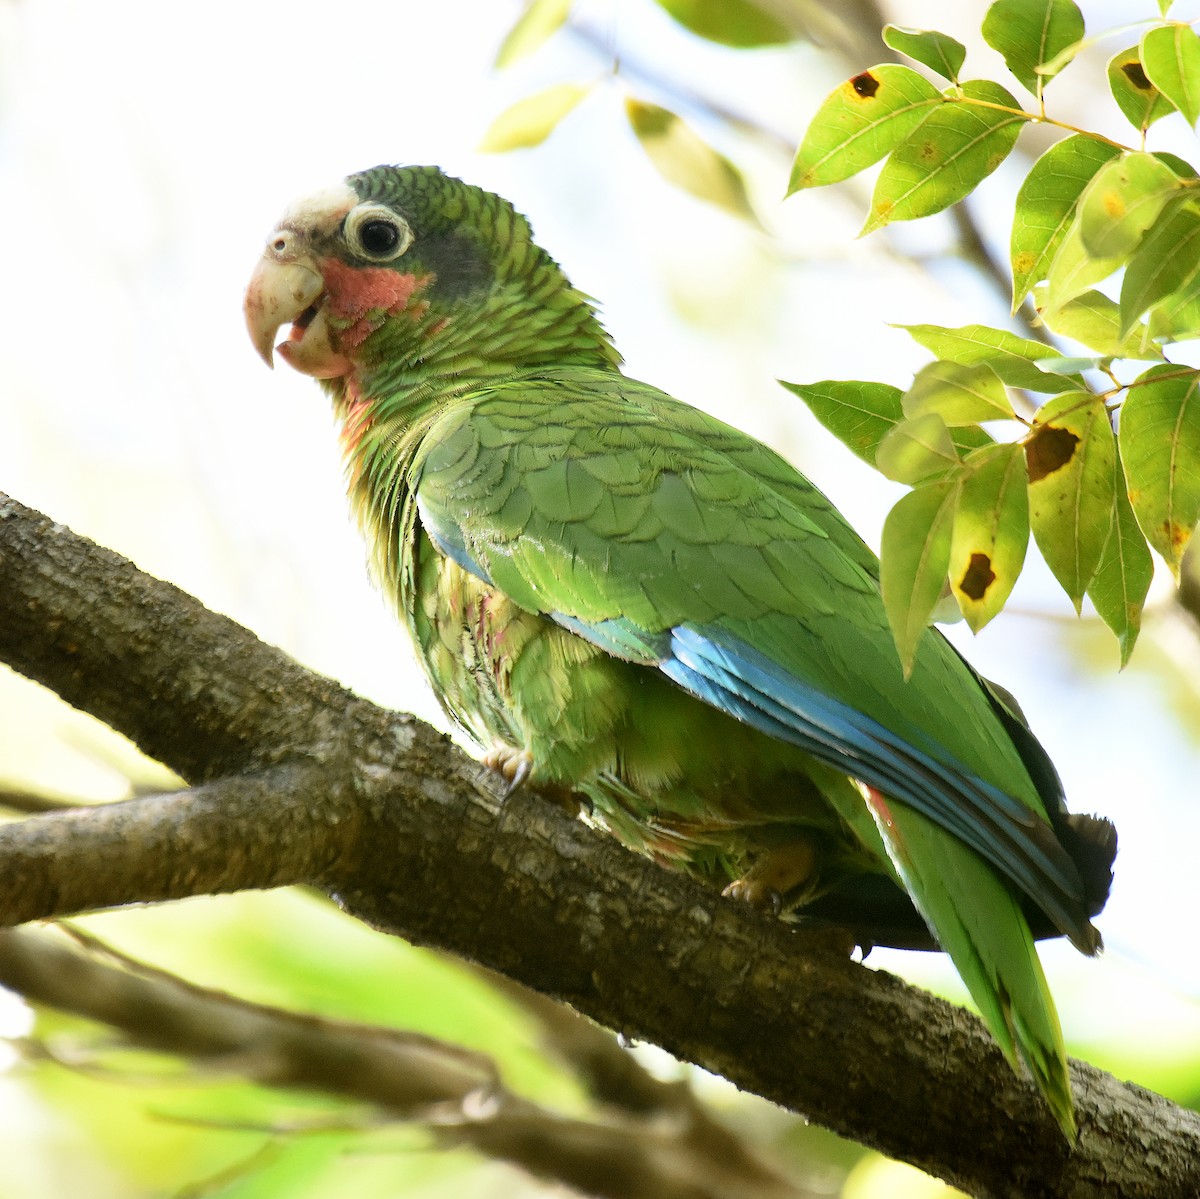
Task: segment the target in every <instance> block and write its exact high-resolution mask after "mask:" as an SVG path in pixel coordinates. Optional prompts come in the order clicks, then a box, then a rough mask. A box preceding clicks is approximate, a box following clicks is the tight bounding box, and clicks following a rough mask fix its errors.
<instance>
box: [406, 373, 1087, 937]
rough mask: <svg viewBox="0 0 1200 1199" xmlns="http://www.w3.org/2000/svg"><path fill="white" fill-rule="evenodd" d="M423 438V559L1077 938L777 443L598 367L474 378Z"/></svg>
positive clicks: (956, 680) (1079, 902)
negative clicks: (541, 375)
mask: <svg viewBox="0 0 1200 1199" xmlns="http://www.w3.org/2000/svg"><path fill="white" fill-rule="evenodd" d="M564 373H565V372H564ZM574 375H575V376H579V375H583V372H575V373H574ZM572 381H573V383H574V390H575V391H577V392H578V395H573V394H572V385H571V383H572ZM424 446H425V447H426V448H425V449H424V451H423V453H422V454H421V455H419V456H418V459H417V461H416V463H415V464H414V472H413V478H412V483H413V488H414V491H415V494H416V497H417V505H418V510H419V512H420V516H421V521H422V524H423V526H424V527H425V529H426V532H427V533H428V534H429V535H430V537H431V539H432V540H433V541H434V543H435V544H436V545H437V546H438V547H439V549H440V550H441V551H442V552H443V553H444V554H446V555H447V556H448V557H450V558H452V559H453V560H454V561H456V562H457V563H458V564H459V565H460V566H462V567H463V568H464V569H466V570H468V571H470V572H471V573H473V574H475V575H477V576H478V577H480V578H482V579H484V580H485V581H487V582H489V583H492V584H494V585H495V586H497V587H498V588H499V589H500V590H501V591H503V592H504V593H505V594H506V595H507V596H509V598H511V599H513V600H514V601H515V602H517V603H518V604H520V605H522V606H523V607H525V608H527V609H528V610H530V611H535V612H539V613H542V614H544V615H546V616H548V617H550V618H551V619H553V620H555V621H557V622H558V623H559V624H561V625H563V626H564V627H566V628H568V629H570V630H571V631H572V632H575V633H577V634H579V635H580V636H582V637H585V638H586V639H587V640H589V641H591V642H593V643H594V644H596V645H598V646H600V647H601V648H602V649H604V650H605V651H607V652H609V653H612V654H614V655H616V656H619V657H623V658H627V659H631V660H633V661H637V662H641V663H644V664H646V665H653V666H656V667H657V668H658V669H660V670H661V671H662V672H663V673H664V674H666V675H667V676H668V677H670V678H671V679H672V680H674V681H675V682H676V683H677V684H679V685H680V686H681V687H683V688H684V689H685V690H687V691H689V692H691V693H692V694H693V695H696V696H698V697H699V698H701V699H703V700H705V701H706V702H707V703H710V704H712V705H713V706H715V707H717V708H719V709H721V710H722V711H725V712H728V713H729V714H730V715H732V716H735V717H737V718H738V719H740V720H743V721H745V722H746V723H748V724H750V725H752V726H754V727H756V728H758V729H760V730H761V731H763V732H765V733H767V734H768V735H770V736H773V737H777V738H779V739H781V740H784V741H788V742H790V743H792V744H795V745H797V746H799V747H800V748H802V749H803V750H805V751H806V752H808V753H810V754H811V755H812V756H813V757H815V758H817V759H818V760H820V761H823V762H825V763H827V764H829V765H831V766H833V767H835V768H836V769H838V770H840V771H842V772H844V773H846V774H848V775H850V776H852V777H853V778H856V779H859V780H861V781H862V782H864V783H866V784H867V785H869V786H870V787H872V788H875V789H876V790H878V791H879V792H881V793H882V794H884V795H886V796H888V797H889V798H891V799H893V800H897V801H899V802H901V803H904V804H907V805H908V806H910V807H911V808H913V809H915V810H916V811H919V812H922V813H923V814H924V815H925V816H927V817H928V818H929V819H930V820H931V821H933V822H934V824H936V825H938V826H940V827H942V828H944V829H945V830H946V831H947V832H949V833H951V834H953V836H955V837H956V838H958V839H959V840H961V841H963V842H964V843H965V844H967V845H969V846H971V848H972V849H974V850H975V851H976V852H977V853H979V854H980V855H982V856H983V857H984V858H986V859H987V860H988V861H990V862H991V863H992V864H993V865H994V866H995V867H996V869H997V870H999V871H1000V872H1001V873H1002V874H1003V875H1004V876H1006V877H1007V878H1009V879H1010V880H1011V881H1012V882H1013V883H1014V884H1015V885H1016V886H1017V887H1019V888H1020V889H1021V890H1022V891H1024V892H1026V893H1027V894H1029V895H1030V896H1031V897H1032V898H1033V899H1034V900H1035V901H1036V902H1037V903H1038V904H1039V905H1040V906H1042V907H1043V908H1044V910H1045V911H1046V913H1047V915H1048V916H1049V917H1050V918H1051V920H1052V921H1053V922H1054V924H1055V925H1056V926H1057V927H1058V928H1060V929H1061V930H1062V931H1063V932H1064V933H1065V934H1066V935H1068V936H1070V937H1071V938H1072V939H1073V940H1076V942H1077V943H1082V944H1083V946H1084V947H1086V948H1091V947H1092V944H1091V938H1092V937H1093V936H1094V932H1092V930H1091V928H1090V925H1089V924H1088V923H1087V917H1086V914H1085V913H1084V910H1083V907H1084V900H1083V894H1082V886H1081V882H1080V879H1079V874H1078V871H1077V870H1076V868H1075V865H1074V863H1073V862H1072V860H1071V858H1070V857H1069V856H1068V855H1067V853H1066V852H1065V851H1064V850H1063V848H1062V847H1061V845H1060V844H1059V843H1058V841H1057V839H1056V838H1055V836H1054V833H1053V830H1052V828H1051V827H1050V825H1049V823H1048V821H1047V819H1046V816H1045V813H1046V806H1045V801H1044V800H1043V799H1042V798H1041V797H1040V796H1038V794H1037V793H1036V791H1035V790H1034V786H1033V784H1032V782H1030V780H1029V777H1028V774H1027V772H1026V770H1025V768H1024V765H1023V763H1022V761H1021V758H1020V756H1019V754H1018V752H1017V750H1016V749H1015V747H1014V746H1013V743H1012V741H1011V739H1010V738H1009V736H1008V734H1007V733H1006V732H1005V730H1004V728H1003V726H1002V725H1001V724H1000V722H999V721H998V720H997V719H996V716H995V714H994V711H993V705H992V700H991V698H990V696H989V695H988V693H986V692H985V691H983V689H982V688H981V687H980V685H979V683H978V681H977V679H976V678H975V676H974V675H973V674H972V673H971V672H970V671H969V669H968V668H967V667H966V666H965V664H963V663H962V661H961V659H960V658H959V657H958V656H957V654H955V653H954V651H953V650H951V649H950V648H949V646H947V645H946V644H945V642H944V641H942V639H941V638H940V637H938V636H937V635H935V634H930V635H929V636H927V637H926V638H925V644H924V645H923V646H922V653H921V654H920V655H919V656H918V663H917V668H916V669H915V670H914V672H913V676H912V679H911V681H909V682H905V681H904V679H903V676H902V673H901V670H900V666H899V661H898V659H897V655H896V652H895V649H894V646H893V643H892V638H891V634H890V632H889V630H888V626H887V623H886V618H885V616H884V612H883V609H882V605H881V602H880V599H879V594H878V589H877V586H876V583H875V580H874V577H873V574H872V573H871V572H870V571H869V570H868V567H871V566H873V563H874V559H873V558H872V556H871V555H870V551H869V550H867V549H866V548H865V547H864V546H863V545H862V543H861V541H859V540H858V538H857V537H856V535H855V534H854V533H853V532H852V531H851V530H849V528H848V526H846V524H845V522H844V521H843V520H842V518H841V517H840V515H839V514H838V513H837V512H836V511H835V510H834V509H833V508H832V506H831V505H829V503H828V501H827V500H825V498H824V497H823V496H822V495H821V494H820V493H819V492H818V491H816V489H815V488H813V487H812V486H811V485H810V484H808V483H807V481H806V480H804V479H803V478H802V477H801V476H800V475H798V474H797V473H796V472H795V471H794V470H792V469H791V468H790V467H788V466H787V465H786V463H784V462H783V461H782V459H780V458H778V456H777V455H775V454H773V453H772V452H771V451H769V450H767V449H766V448H765V447H763V446H761V445H760V444H759V443H757V442H755V441H753V440H752V439H750V438H748V437H746V436H745V435H744V434H741V433H739V432H738V431H737V430H734V429H731V428H729V427H728V426H725V425H723V424H721V423H720V422H718V421H716V420H714V419H713V418H711V417H707V416H705V415H704V414H702V413H698V412H697V411H696V410H694V409H691V408H688V407H686V406H684V405H680V404H677V403H676V402H675V401H672V400H670V399H669V398H668V397H666V396H664V395H662V394H661V393H659V392H656V391H654V390H653V389H651V388H648V387H645V386H644V385H640V384H636V383H633V382H632V381H629V380H626V379H623V378H621V377H620V376H615V377H614V376H611V375H606V374H603V373H601V372H596V373H595V378H594V379H593V378H589V377H586V376H584V377H583V378H573V376H572V375H568V376H567V380H566V381H564V380H555V381H553V383H551V382H548V381H545V380H542V381H528V382H522V383H519V384H508V385H503V386H500V387H497V388H495V389H492V390H491V391H489V392H488V393H486V395H484V396H482V397H480V398H478V399H477V400H475V401H474V402H473V403H470V404H466V405H463V406H461V407H458V408H455V409H453V410H452V411H451V412H449V413H448V414H447V416H446V417H445V418H444V419H443V420H442V421H440V422H439V423H438V424H437V425H435V426H434V427H433V429H432V430H431V431H430V433H429V435H428V436H427V437H426V439H425V441H424Z"/></svg>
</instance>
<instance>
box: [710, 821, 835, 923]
mask: <svg viewBox="0 0 1200 1199" xmlns="http://www.w3.org/2000/svg"><path fill="white" fill-rule="evenodd" d="M816 868H817V849H816V846H815V845H814V844H813V843H812V842H811V841H809V840H807V839H806V838H804V837H797V838H795V839H794V840H792V841H788V842H787V843H786V844H784V845H778V846H776V847H775V848H774V849H769V850H767V851H765V852H764V853H763V854H762V855H761V856H759V857H758V858H757V859H756V860H755V862H754V864H753V865H752V866H751V867H750V869H749V870H747V871H746V873H745V874H744V875H742V877H741V878H738V879H734V881H733V882H731V883H730V884H729V886H728V887H726V888H725V890H724V891H722V892H721V894H722V895H727V896H728V897H729V898H730V899H737V900H740V901H741V902H742V903H748V904H750V906H751V907H755V908H759V909H760V910H762V911H769V912H772V913H774V914H775V915H776V916H778V915H779V914H780V913H781V912H782V911H783V901H784V897H785V896H786V895H790V894H791V893H792V892H793V891H797V890H799V889H800V888H801V887H803V886H804V885H805V884H806V883H808V882H810V881H811V880H812V877H813V874H814V873H815V872H816Z"/></svg>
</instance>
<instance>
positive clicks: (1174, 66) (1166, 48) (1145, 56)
mask: <svg viewBox="0 0 1200 1199" xmlns="http://www.w3.org/2000/svg"><path fill="white" fill-rule="evenodd" d="M1138 57H1139V58H1140V59H1141V61H1142V69H1143V70H1144V71H1145V72H1146V77H1147V78H1148V79H1149V80H1150V82H1151V83H1152V84H1153V85H1154V86H1155V87H1156V88H1158V90H1159V91H1160V92H1162V94H1163V95H1164V96H1165V97H1166V98H1167V99H1168V100H1170V102H1171V103H1172V104H1174V105H1175V107H1176V108H1177V109H1179V111H1180V112H1181V113H1183V115H1184V119H1185V120H1186V121H1187V123H1188V124H1189V125H1195V123H1196V121H1197V119H1200V38H1198V37H1197V36H1196V34H1195V32H1194V31H1193V30H1192V29H1191V28H1190V27H1189V26H1187V25H1160V26H1159V27H1158V28H1157V29H1151V30H1150V31H1149V32H1148V33H1147V34H1146V36H1145V37H1143V38H1142V44H1141V46H1139V47H1138Z"/></svg>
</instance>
